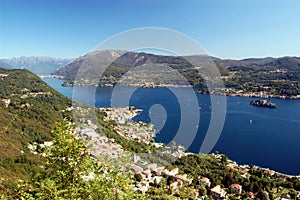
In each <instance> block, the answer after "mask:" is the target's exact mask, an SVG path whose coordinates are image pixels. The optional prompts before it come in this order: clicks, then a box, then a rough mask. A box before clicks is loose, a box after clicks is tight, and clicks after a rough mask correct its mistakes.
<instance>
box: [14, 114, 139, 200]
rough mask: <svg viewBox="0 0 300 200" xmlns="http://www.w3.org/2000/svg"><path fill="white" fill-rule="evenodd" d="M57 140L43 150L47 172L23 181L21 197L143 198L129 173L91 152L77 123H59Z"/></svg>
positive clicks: (55, 133)
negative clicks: (79, 135) (99, 160)
mask: <svg viewBox="0 0 300 200" xmlns="http://www.w3.org/2000/svg"><path fill="white" fill-rule="evenodd" d="M52 133H53V135H54V137H55V141H54V143H53V145H52V146H50V147H47V148H46V149H45V151H44V156H45V158H46V162H45V172H44V173H41V174H39V175H38V176H36V177H34V179H33V180H32V181H29V182H24V181H20V182H19V185H18V189H17V193H16V194H15V198H18V199H134V198H136V199H143V195H141V194H138V193H136V192H134V190H133V181H132V180H131V179H130V175H129V174H126V173H121V172H118V171H114V170H111V169H109V168H107V167H104V166H102V165H97V163H96V161H95V160H94V159H93V158H91V157H90V156H89V155H88V152H87V150H86V147H85V144H84V142H83V140H81V139H80V138H77V136H76V132H75V128H74V125H72V124H70V123H68V122H67V121H66V120H65V121H63V122H59V123H58V124H57V126H56V128H55V129H54V131H53V132H52Z"/></svg>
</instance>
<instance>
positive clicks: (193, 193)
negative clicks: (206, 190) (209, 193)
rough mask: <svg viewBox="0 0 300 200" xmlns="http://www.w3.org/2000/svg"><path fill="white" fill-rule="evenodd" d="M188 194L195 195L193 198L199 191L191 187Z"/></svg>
mask: <svg viewBox="0 0 300 200" xmlns="http://www.w3.org/2000/svg"><path fill="white" fill-rule="evenodd" d="M188 194H189V195H190V196H191V197H195V198H198V196H199V192H198V191H197V190H196V189H191V190H189V191H188Z"/></svg>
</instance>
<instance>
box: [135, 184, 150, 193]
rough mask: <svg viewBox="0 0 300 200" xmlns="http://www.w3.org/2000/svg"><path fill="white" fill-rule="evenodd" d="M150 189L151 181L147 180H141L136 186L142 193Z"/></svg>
mask: <svg viewBox="0 0 300 200" xmlns="http://www.w3.org/2000/svg"><path fill="white" fill-rule="evenodd" d="M148 189H149V183H148V182H147V181H142V182H140V183H139V184H138V185H137V186H136V188H135V190H138V191H140V192H142V193H145V192H147V191H148Z"/></svg>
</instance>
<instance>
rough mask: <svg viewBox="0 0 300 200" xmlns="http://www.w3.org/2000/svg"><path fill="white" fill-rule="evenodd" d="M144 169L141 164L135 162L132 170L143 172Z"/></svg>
mask: <svg viewBox="0 0 300 200" xmlns="http://www.w3.org/2000/svg"><path fill="white" fill-rule="evenodd" d="M143 170H144V169H143V168H142V167H140V166H138V165H136V164H133V165H132V167H131V171H132V172H133V173H140V174H141V173H142V171H143Z"/></svg>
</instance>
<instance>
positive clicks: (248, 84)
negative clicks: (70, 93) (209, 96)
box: [53, 50, 300, 98]
mask: <svg viewBox="0 0 300 200" xmlns="http://www.w3.org/2000/svg"><path fill="white" fill-rule="evenodd" d="M188 61H192V64H193V65H192V64H191V62H188ZM151 64H152V66H151V67H152V68H149V69H148V71H147V69H146V68H142V69H135V68H136V67H138V66H149V65H151ZM160 65H162V66H168V67H170V68H172V69H174V70H177V71H178V72H179V73H180V74H182V75H183V76H184V78H185V79H186V80H187V81H188V83H189V84H190V85H191V86H193V87H194V88H195V89H200V91H199V92H202V93H208V92H215V93H218V94H225V95H245V96H261V97H265V96H270V97H280V98H298V97H299V96H300V84H298V83H299V81H300V58H298V57H281V58H271V57H267V58H248V59H243V60H230V59H220V58H215V57H210V56H204V55H192V56H184V57H180V56H161V55H154V54H149V53H143V52H142V53H137V52H125V51H120V50H104V51H94V52H91V53H88V54H86V55H84V56H82V57H79V58H77V59H75V60H74V61H73V62H71V63H69V64H68V65H66V66H64V67H62V68H61V69H59V70H57V71H56V72H54V73H53V75H57V76H62V77H64V79H65V80H66V82H65V84H64V85H65V86H69V85H110V86H113V85H115V84H117V83H120V80H121V82H122V84H125V85H129V86H146V87H149V86H150V87H161V86H168V85H177V86H184V85H186V83H184V82H183V81H182V79H180V78H178V76H176V75H174V73H173V72H170V70H169V71H168V70H163V71H160V70H161V69H160V68H159V66H160ZM211 66H216V67H217V69H218V70H219V72H220V75H219V76H218V77H214V78H215V79H219V80H223V82H224V85H225V87H226V88H227V89H222V90H221V91H207V90H206V89H205V88H206V83H205V81H204V78H203V73H202V72H203V71H205V70H208V71H209V70H211V69H213V68H211ZM132 70H134V71H132ZM198 70H199V71H198ZM130 71H131V72H130ZM155 71H159V72H160V73H158V74H155ZM127 72H129V73H127ZM124 75H126V78H124ZM206 78H208V80H210V81H214V78H212V77H206ZM99 79H100V80H99ZM170 80H171V81H170ZM217 89H218V88H217Z"/></svg>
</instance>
